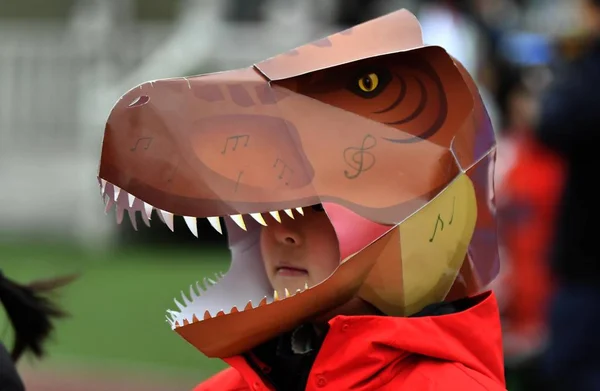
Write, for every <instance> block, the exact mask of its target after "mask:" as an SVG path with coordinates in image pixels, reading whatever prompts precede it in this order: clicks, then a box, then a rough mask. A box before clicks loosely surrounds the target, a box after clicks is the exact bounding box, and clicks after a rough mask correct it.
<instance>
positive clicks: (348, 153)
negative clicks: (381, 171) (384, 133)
mask: <svg viewBox="0 0 600 391" xmlns="http://www.w3.org/2000/svg"><path fill="white" fill-rule="evenodd" d="M376 145H377V139H375V137H373V136H371V135H370V134H367V135H366V136H365V137H364V138H363V141H362V144H361V146H360V147H358V148H357V147H348V148H346V149H345V150H344V161H345V162H346V164H347V165H348V166H350V167H351V168H352V169H353V170H354V171H356V172H354V173H350V172H349V171H348V170H344V175H345V176H346V178H348V179H356V178H358V176H359V175H360V174H362V173H363V172H365V171H368V170H370V169H371V168H373V166H374V165H375V155H373V154H372V153H371V152H369V150H370V149H373V148H375V146H376Z"/></svg>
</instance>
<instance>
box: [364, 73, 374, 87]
mask: <svg viewBox="0 0 600 391" xmlns="http://www.w3.org/2000/svg"><path fill="white" fill-rule="evenodd" d="M363 85H364V86H365V88H366V89H367V90H370V89H371V87H373V81H372V80H371V78H370V77H369V76H365V77H364V78H363Z"/></svg>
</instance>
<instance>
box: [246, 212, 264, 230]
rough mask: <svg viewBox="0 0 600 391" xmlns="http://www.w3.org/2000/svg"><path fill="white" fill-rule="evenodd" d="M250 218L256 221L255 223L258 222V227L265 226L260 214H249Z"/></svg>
mask: <svg viewBox="0 0 600 391" xmlns="http://www.w3.org/2000/svg"><path fill="white" fill-rule="evenodd" d="M250 217H252V218H253V219H254V220H256V222H258V223H259V224H260V225H263V226H265V227H266V226H267V222H266V221H265V219H264V217H263V216H262V214H260V213H250Z"/></svg>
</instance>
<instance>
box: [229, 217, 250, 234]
mask: <svg viewBox="0 0 600 391" xmlns="http://www.w3.org/2000/svg"><path fill="white" fill-rule="evenodd" d="M229 217H231V220H233V221H234V222H235V223H236V224H237V225H238V226H239V227H240V228H241V229H243V230H244V231H247V229H246V223H245V222H244V218H243V217H242V215H231V216H229Z"/></svg>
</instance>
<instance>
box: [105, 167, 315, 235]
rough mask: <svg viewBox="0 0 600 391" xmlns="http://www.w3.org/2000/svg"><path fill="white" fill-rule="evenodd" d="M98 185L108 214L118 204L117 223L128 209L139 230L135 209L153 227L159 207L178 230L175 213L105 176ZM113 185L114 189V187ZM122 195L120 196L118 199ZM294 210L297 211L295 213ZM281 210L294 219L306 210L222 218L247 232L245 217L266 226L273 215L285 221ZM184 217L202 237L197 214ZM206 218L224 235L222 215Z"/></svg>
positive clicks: (159, 210) (169, 223) (277, 211)
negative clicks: (153, 215)
mask: <svg viewBox="0 0 600 391" xmlns="http://www.w3.org/2000/svg"><path fill="white" fill-rule="evenodd" d="M98 185H99V187H100V189H101V196H102V199H103V202H104V203H105V213H108V212H109V211H110V210H111V208H113V205H116V208H115V209H116V218H117V223H119V224H120V223H121V222H122V220H123V215H124V213H125V211H127V213H128V214H129V216H130V222H131V224H132V226H133V228H134V229H136V230H137V224H136V221H135V220H136V212H138V211H139V212H140V214H141V216H142V219H143V221H144V223H145V224H146V225H147V226H150V220H151V219H152V211H153V210H154V209H156V211H157V215H158V217H159V218H160V220H161V221H162V222H163V223H165V225H167V227H169V229H170V230H171V231H175V221H174V220H175V215H174V214H173V213H171V212H169V211H167V210H164V209H160V208H157V207H155V206H154V205H152V204H150V203H148V202H146V201H144V200H142V199H139V198H138V197H137V196H135V195H133V194H131V193H129V192H128V191H126V190H124V189H121V188H120V187H119V186H117V185H115V184H112V183H110V182H108V181H107V180H106V179H102V178H98ZM111 186H112V188H111ZM119 197H120V198H119ZM294 211H295V213H294ZM282 213H284V214H285V215H287V217H289V218H291V219H295V218H297V217H298V216H304V209H303V207H297V208H287V209H282V210H273V211H269V212H254V213H248V214H246V215H244V214H241V213H240V214H233V215H230V216H223V217H229V218H230V219H231V220H233V222H234V223H235V224H236V225H237V226H238V227H240V228H241V229H242V230H244V231H247V230H248V225H247V224H248V223H249V220H247V219H245V218H244V217H248V216H249V217H251V218H252V220H254V221H256V222H257V223H258V224H260V225H261V226H265V227H266V226H267V221H268V220H267V219H266V218H265V217H264V216H269V217H272V218H273V219H274V220H275V221H277V222H278V223H281V222H282ZM181 217H183V219H184V221H185V223H186V225H187V227H188V229H189V230H190V232H191V233H192V235H194V236H195V237H199V232H198V225H197V224H198V223H197V220H198V217H195V216H181ZM206 219H207V220H208V222H209V223H210V225H211V226H212V227H213V228H214V229H215V230H216V231H217V232H219V233H220V234H223V227H222V223H221V217H219V216H209V217H206Z"/></svg>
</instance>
